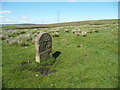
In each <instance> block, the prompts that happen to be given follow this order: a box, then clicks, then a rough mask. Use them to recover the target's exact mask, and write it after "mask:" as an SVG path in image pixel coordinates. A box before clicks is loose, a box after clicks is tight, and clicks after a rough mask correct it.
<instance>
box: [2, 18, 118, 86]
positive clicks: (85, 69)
mask: <svg viewBox="0 0 120 90" xmlns="http://www.w3.org/2000/svg"><path fill="white" fill-rule="evenodd" d="M113 21H114V20H113ZM97 23H98V22H97ZM99 23H103V22H101V21H100V22H99ZM79 29H80V31H81V32H87V34H86V36H84V37H83V36H82V35H81V34H80V35H77V33H74V32H73V31H74V30H79ZM41 31H45V32H48V33H49V34H50V35H51V36H52V40H53V42H52V48H53V50H52V52H53V53H55V52H56V51H59V52H61V54H60V55H59V56H58V57H57V58H56V59H54V58H50V59H48V60H47V61H42V62H41V63H36V62H35V46H34V38H35V36H36V35H37V34H38V33H40V32H41ZM55 32H57V33H58V36H56V37H55V36H54V37H53V34H54V33H55ZM2 34H3V35H2V36H1V39H2V42H1V43H2V45H3V47H2V51H3V52H2V69H3V87H4V88H116V87H118V24H116V23H110V24H102V25H99V24H97V25H88V24H84V25H82V24H80V25H77V26H74V25H73V26H71V25H69V26H62V27H50V28H41V29H23V30H3V32H2Z"/></svg>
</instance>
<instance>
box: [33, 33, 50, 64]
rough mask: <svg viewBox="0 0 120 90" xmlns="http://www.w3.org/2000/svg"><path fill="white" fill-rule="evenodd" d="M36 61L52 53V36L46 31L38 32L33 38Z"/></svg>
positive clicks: (46, 57) (45, 58)
mask: <svg viewBox="0 0 120 90" xmlns="http://www.w3.org/2000/svg"><path fill="white" fill-rule="evenodd" d="M35 48H36V62H40V61H41V60H47V59H48V58H50V57H51V53H52V38H51V36H50V35H49V34H48V33H46V32H43V33H40V34H38V35H37V36H36V38H35Z"/></svg>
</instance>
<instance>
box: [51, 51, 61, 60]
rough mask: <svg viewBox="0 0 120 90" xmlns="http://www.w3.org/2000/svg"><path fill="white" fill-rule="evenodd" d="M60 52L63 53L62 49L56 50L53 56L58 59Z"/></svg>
mask: <svg viewBox="0 0 120 90" xmlns="http://www.w3.org/2000/svg"><path fill="white" fill-rule="evenodd" d="M60 54H61V52H60V51H56V52H55V53H53V54H52V57H53V58H55V59H56V58H57V57H58V56H59V55H60Z"/></svg>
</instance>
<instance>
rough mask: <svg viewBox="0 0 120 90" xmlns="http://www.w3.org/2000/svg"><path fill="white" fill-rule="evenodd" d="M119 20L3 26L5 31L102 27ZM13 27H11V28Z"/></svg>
mask: <svg viewBox="0 0 120 90" xmlns="http://www.w3.org/2000/svg"><path fill="white" fill-rule="evenodd" d="M116 23H118V19H109V20H90V21H77V22H63V23H55V24H5V25H2V27H3V29H9V28H10V29H27V28H28V29H29V28H50V27H60V26H78V25H88V24H89V25H101V24H116ZM9 26H11V27H9Z"/></svg>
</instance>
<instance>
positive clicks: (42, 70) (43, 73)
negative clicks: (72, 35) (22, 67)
mask: <svg viewBox="0 0 120 90" xmlns="http://www.w3.org/2000/svg"><path fill="white" fill-rule="evenodd" d="M33 71H35V72H40V73H41V74H42V75H48V74H50V73H55V72H57V71H56V70H53V71H50V70H49V69H44V68H41V69H34V70H33Z"/></svg>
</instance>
